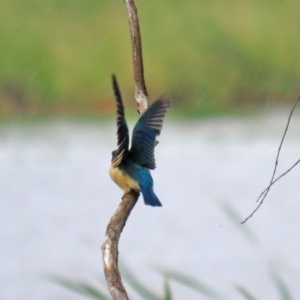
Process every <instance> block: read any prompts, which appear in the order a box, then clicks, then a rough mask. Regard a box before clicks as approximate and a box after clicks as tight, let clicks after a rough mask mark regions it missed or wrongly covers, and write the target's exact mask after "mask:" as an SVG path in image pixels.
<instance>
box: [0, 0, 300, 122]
mask: <svg viewBox="0 0 300 300" xmlns="http://www.w3.org/2000/svg"><path fill="white" fill-rule="evenodd" d="M137 6H138V9H139V15H140V19H141V30H142V39H143V52H144V62H145V75H146V81H147V84H148V89H149V93H150V98H151V99H154V98H155V97H156V96H158V95H160V94H161V93H165V92H168V93H170V94H171V95H172V99H173V102H174V110H176V111H177V112H180V113H181V114H183V115H186V116H189V115H192V116H199V115H206V114H208V113H209V114H211V113H216V112H217V113H225V112H226V113H229V112H230V113H233V112H241V111H246V112H248V111H249V110H253V109H254V110H256V109H258V108H261V107H264V106H265V105H266V103H268V104H272V105H273V104H282V103H286V102H288V101H291V100H294V98H295V97H296V95H297V93H298V92H299V87H298V82H299V78H300V60H299V59H297V58H298V56H299V48H300V40H299V38H298V33H299V28H300V19H299V17H298V16H299V10H300V5H299V3H298V1H296V0H289V1H287V2H285V3H283V2H282V1H269V0H266V1H264V2H261V1H258V0H249V1H243V2H240V1H221V2H220V1H196V0H194V1H193V0H190V1H171V0H166V1H163V2H161V1H158V0H153V1H151V2H147V3H146V2H144V1H140V2H138V3H137ZM0 20H1V21H0V22H1V23H0V25H1V27H0V43H1V57H0V114H1V116H2V117H5V116H11V115H13V116H16V115H18V114H21V115H30V116H31V115H33V116H39V115H41V114H51V115H75V116H82V115H87V116H97V117H100V116H103V115H106V114H109V113H113V111H114V103H113V102H112V101H111V88H110V74H111V73H116V74H117V75H118V77H119V80H120V83H121V85H122V88H123V91H124V95H126V96H127V97H126V99H129V100H130V101H131V100H132V99H131V98H132V95H133V82H132V59H131V43H130V37H129V30H128V22H127V15H126V11H125V10H124V5H123V4H122V3H120V2H119V1H96V0H87V1H81V0H75V1H68V0H64V1H55V0H49V1H47V2H40V1H37V0H28V1H26V2H24V1H20V0H12V1H1V4H0Z"/></svg>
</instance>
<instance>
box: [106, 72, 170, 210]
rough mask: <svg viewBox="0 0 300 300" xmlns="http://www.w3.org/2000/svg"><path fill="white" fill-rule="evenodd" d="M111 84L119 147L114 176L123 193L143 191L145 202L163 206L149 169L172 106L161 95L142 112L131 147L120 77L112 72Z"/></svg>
mask: <svg viewBox="0 0 300 300" xmlns="http://www.w3.org/2000/svg"><path fill="white" fill-rule="evenodd" d="M112 85H113V90H114V94H115V98H116V104H117V141H118V146H117V149H116V150H114V151H113V152H112V160H111V166H110V169H109V173H110V177H111V178H112V180H113V181H114V182H115V183H116V184H117V185H118V186H119V187H120V188H121V189H122V190H123V192H124V194H125V193H128V192H129V191H131V190H133V191H135V192H140V191H141V192H142V194H143V198H144V202H145V204H146V205H151V206H162V204H161V203H160V201H159V200H158V198H157V196H156V195H155V193H154V191H153V179H152V177H151V174H150V171H149V170H153V169H155V167H156V165H155V157H154V148H155V145H156V143H157V141H156V137H157V136H158V135H159V134H160V132H161V129H162V124H163V119H164V117H165V115H166V113H167V110H168V108H169V106H170V100H169V98H168V97H167V96H161V97H159V98H158V99H157V100H156V101H155V102H154V103H152V104H151V105H150V106H149V107H148V109H147V110H146V111H145V112H144V113H143V114H142V115H141V116H140V118H139V120H138V121H137V123H136V125H135V126H134V129H133V133H132V140H131V147H130V149H129V131H128V127H127V123H126V120H125V113H124V105H123V101H122V96H121V92H120V89H119V87H118V83H117V79H116V77H115V76H114V75H113V76H112Z"/></svg>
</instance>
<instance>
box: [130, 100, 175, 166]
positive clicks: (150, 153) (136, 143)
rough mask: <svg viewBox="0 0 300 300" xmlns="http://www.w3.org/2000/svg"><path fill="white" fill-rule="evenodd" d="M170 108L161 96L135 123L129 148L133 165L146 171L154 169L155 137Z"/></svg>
mask: <svg viewBox="0 0 300 300" xmlns="http://www.w3.org/2000/svg"><path fill="white" fill-rule="evenodd" d="M169 106H170V100H169V98H168V97H166V96H161V97H160V98H159V99H158V100H157V101H155V102H154V103H153V104H152V105H151V106H149V108H148V109H147V110H146V111H145V112H144V114H143V115H142V116H141V117H140V118H139V120H138V122H137V123H136V125H135V127H134V129H133V134H132V142H131V148H130V154H131V157H132V159H133V160H134V162H135V163H137V164H139V165H141V166H143V167H146V168H148V169H155V156H154V148H155V143H156V137H157V136H158V135H159V134H160V132H161V129H162V125H163V119H164V117H165V115H166V113H167V110H168V108H169Z"/></svg>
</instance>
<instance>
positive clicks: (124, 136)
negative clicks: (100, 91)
mask: <svg viewBox="0 0 300 300" xmlns="http://www.w3.org/2000/svg"><path fill="white" fill-rule="evenodd" d="M112 85H113V90H114V94H115V98H116V104H117V140H118V148H117V150H115V151H114V156H113V163H114V167H118V166H119V164H120V163H121V162H122V160H123V158H124V157H125V156H126V155H127V154H128V147H129V133H128V127H127V123H126V120H125V113H124V105H123V101H122V96H121V92H120V89H119V86H118V82H117V78H116V76H115V75H112Z"/></svg>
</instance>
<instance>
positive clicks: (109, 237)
mask: <svg viewBox="0 0 300 300" xmlns="http://www.w3.org/2000/svg"><path fill="white" fill-rule="evenodd" d="M138 197H139V194H137V193H135V192H134V191H132V192H130V193H127V194H124V196H123V197H122V201H121V203H120V204H119V206H118V208H117V210H116V211H115V213H114V214H113V216H112V217H111V219H110V221H109V223H108V225H107V228H106V235H105V239H104V243H103V245H102V247H101V250H102V259H103V266H104V274H105V277H106V281H107V283H108V288H109V292H110V294H111V296H112V298H113V299H118V300H123V299H124V300H127V299H128V296H127V293H126V290H125V288H124V285H123V283H122V278H121V275H120V272H119V267H118V253H119V251H118V245H119V239H120V236H121V232H122V230H123V228H124V226H125V224H126V221H127V219H128V217H129V215H130V212H131V210H132V208H133V207H134V206H135V204H136V202H137V200H138Z"/></svg>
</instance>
